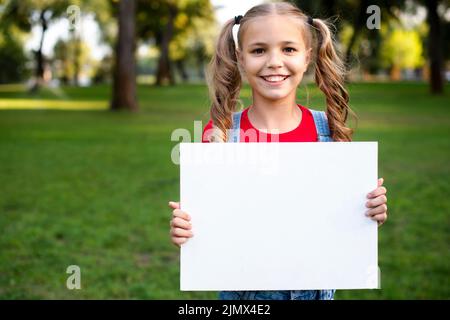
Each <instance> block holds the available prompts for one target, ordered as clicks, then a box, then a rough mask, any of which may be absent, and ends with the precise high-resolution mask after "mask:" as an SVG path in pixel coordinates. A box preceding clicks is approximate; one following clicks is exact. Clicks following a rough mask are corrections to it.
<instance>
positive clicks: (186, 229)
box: [169, 201, 194, 247]
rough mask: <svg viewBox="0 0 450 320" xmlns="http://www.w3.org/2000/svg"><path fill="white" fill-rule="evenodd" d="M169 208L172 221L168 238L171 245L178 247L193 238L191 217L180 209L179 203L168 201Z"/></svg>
mask: <svg viewBox="0 0 450 320" xmlns="http://www.w3.org/2000/svg"><path fill="white" fill-rule="evenodd" d="M169 207H171V208H172V209H173V211H172V220H170V237H171V240H172V243H173V244H175V245H176V246H178V247H179V246H181V245H182V244H183V243H185V242H186V241H188V239H189V238H191V237H193V236H194V235H193V233H192V230H191V229H192V225H191V222H190V220H191V217H190V216H189V215H188V214H187V213H186V212H184V211H182V210H181V209H180V203H179V202H173V201H170V202H169Z"/></svg>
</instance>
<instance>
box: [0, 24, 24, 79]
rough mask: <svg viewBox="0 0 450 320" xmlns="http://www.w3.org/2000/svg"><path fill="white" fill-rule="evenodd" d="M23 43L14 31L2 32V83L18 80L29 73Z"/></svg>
mask: <svg viewBox="0 0 450 320" xmlns="http://www.w3.org/2000/svg"><path fill="white" fill-rule="evenodd" d="M26 62H27V57H26V55H25V53H24V51H23V44H22V41H21V40H20V39H18V37H17V36H15V35H14V33H0V83H11V82H18V81H21V80H23V79H24V78H25V76H26V75H28V70H27V69H26V68H25V64H26Z"/></svg>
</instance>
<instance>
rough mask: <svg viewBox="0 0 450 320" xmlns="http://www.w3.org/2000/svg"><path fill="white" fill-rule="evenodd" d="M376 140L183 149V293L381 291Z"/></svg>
mask: <svg viewBox="0 0 450 320" xmlns="http://www.w3.org/2000/svg"><path fill="white" fill-rule="evenodd" d="M377 153H378V143H377V142H331V143H330V142H314V143H309V142H298V143H297V142H295V143H294V142H293V143H181V145H180V205H181V209H182V210H184V211H186V212H188V213H189V214H190V215H191V217H192V220H191V221H192V225H193V229H192V230H193V233H194V237H193V238H191V239H190V240H189V241H188V242H187V243H186V244H184V245H182V247H181V259H180V288H181V290H205V291H207V290H214V291H215V290H306V289H363V288H377V287H378V280H379V275H378V254H377V223H376V222H374V221H372V220H370V219H369V218H368V217H366V216H365V215H364V213H365V211H366V210H367V208H366V207H365V203H366V201H367V198H366V195H367V193H368V192H370V191H372V190H373V189H375V188H376V187H377V178H378V172H377V156H378V155H377Z"/></svg>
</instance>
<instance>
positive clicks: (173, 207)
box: [169, 201, 180, 209]
mask: <svg viewBox="0 0 450 320" xmlns="http://www.w3.org/2000/svg"><path fill="white" fill-rule="evenodd" d="M169 207H171V208H172V209H180V203H179V202H173V201H169Z"/></svg>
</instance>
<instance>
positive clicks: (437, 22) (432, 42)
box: [423, 0, 444, 94]
mask: <svg viewBox="0 0 450 320" xmlns="http://www.w3.org/2000/svg"><path fill="white" fill-rule="evenodd" d="M423 2H424V4H425V6H426V8H427V11H428V14H427V22H428V25H429V27H430V31H429V37H428V56H429V59H430V73H431V74H430V90H431V93H432V94H442V93H443V92H444V79H443V64H442V51H441V49H442V27H441V19H440V18H439V14H438V4H439V1H438V0H427V1H423Z"/></svg>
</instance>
